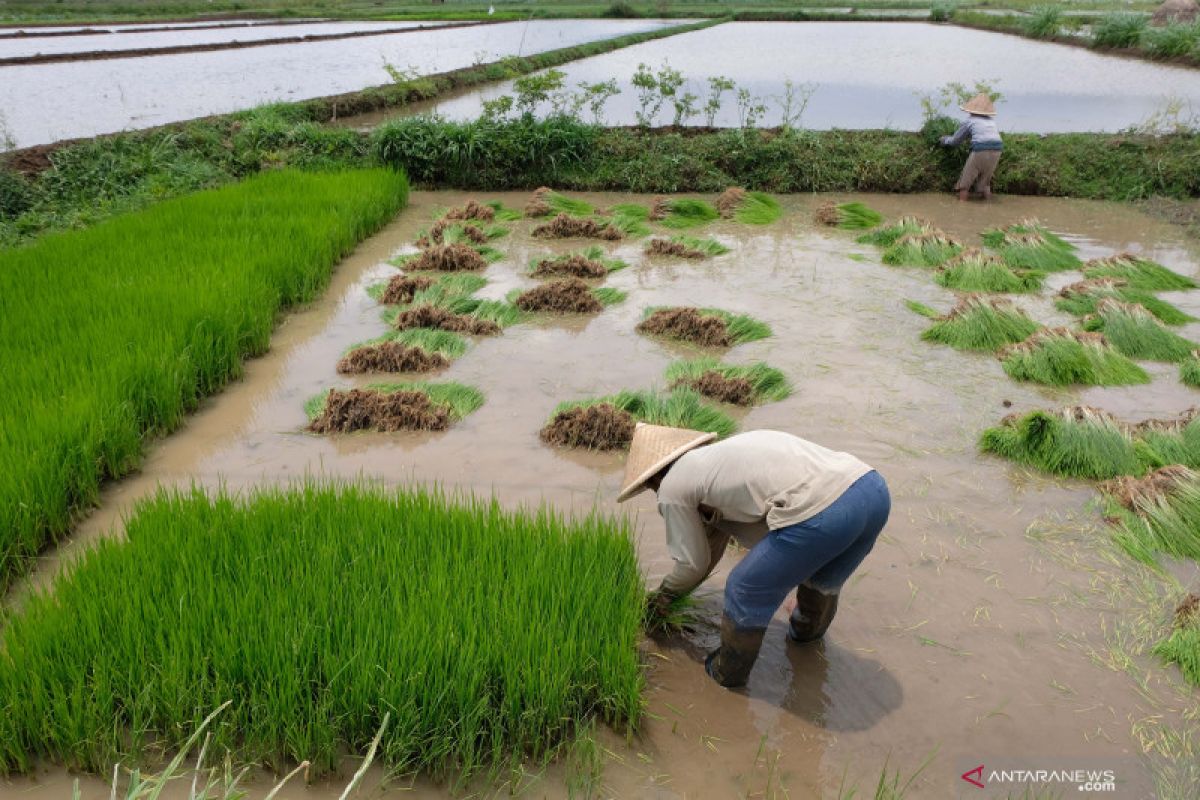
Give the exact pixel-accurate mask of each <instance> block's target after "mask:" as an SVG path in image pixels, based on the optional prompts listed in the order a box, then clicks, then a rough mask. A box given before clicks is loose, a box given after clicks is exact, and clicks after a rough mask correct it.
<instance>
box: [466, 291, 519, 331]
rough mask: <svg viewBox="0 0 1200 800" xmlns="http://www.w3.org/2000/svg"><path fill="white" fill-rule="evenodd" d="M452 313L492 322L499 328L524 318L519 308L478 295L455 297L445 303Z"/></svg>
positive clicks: (514, 323)
mask: <svg viewBox="0 0 1200 800" xmlns="http://www.w3.org/2000/svg"><path fill="white" fill-rule="evenodd" d="M446 309H447V310H448V311H450V312H451V313H454V314H463V315H465V316H468V317H472V318H474V319H477V320H481V321H483V322H491V323H494V324H496V325H498V326H500V327H501V328H507V327H508V326H510V325H516V324H517V323H518V322H521V321H523V320H524V319H525V315H524V314H523V313H521V309H519V308H517V307H515V306H513V305H512V304H511V303H506V302H504V301H501V300H484V299H481V298H478V297H457V298H455V299H453V300H451V301H450V302H449V303H447V304H446Z"/></svg>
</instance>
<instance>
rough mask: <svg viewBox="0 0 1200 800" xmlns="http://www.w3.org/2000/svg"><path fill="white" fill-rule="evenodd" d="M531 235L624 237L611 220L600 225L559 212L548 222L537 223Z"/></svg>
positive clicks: (586, 237) (565, 237)
mask: <svg viewBox="0 0 1200 800" xmlns="http://www.w3.org/2000/svg"><path fill="white" fill-rule="evenodd" d="M533 235H534V236H536V237H537V238H539V239H576V238H578V239H603V240H605V241H609V242H616V241H620V240H621V239H624V238H625V233H624V232H623V231H622V230H621V229H620V228H618V227H616V226H615V225H613V223H612V222H606V223H604V224H603V225H601V224H599V223H598V222H596V220H594V219H583V218H580V217H573V216H571V215H569V214H559V215H558V216H557V217H555V218H554V219H552V220H550V221H549V222H545V223H542V224H541V225H538V226H537V227H536V228H534V229H533Z"/></svg>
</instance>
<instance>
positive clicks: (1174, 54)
mask: <svg viewBox="0 0 1200 800" xmlns="http://www.w3.org/2000/svg"><path fill="white" fill-rule="evenodd" d="M1197 44H1200V23H1195V22H1193V23H1189V24H1186V25H1183V24H1178V23H1171V24H1170V25H1167V26H1165V27H1162V28H1146V30H1145V31H1143V32H1142V38H1141V45H1142V49H1143V50H1145V51H1146V52H1147V53H1149V54H1150V56H1151V57H1152V58H1164V59H1165V58H1180V57H1183V56H1189V55H1196V54H1197V53H1196V46H1197Z"/></svg>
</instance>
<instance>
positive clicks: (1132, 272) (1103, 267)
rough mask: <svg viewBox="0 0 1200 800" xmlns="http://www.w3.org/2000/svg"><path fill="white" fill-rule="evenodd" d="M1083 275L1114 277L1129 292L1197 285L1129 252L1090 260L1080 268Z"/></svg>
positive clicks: (1189, 287)
mask: <svg viewBox="0 0 1200 800" xmlns="http://www.w3.org/2000/svg"><path fill="white" fill-rule="evenodd" d="M1083 274H1084V275H1086V276H1087V277H1089V278H1117V279H1119V280H1122V281H1125V284H1126V285H1127V286H1129V287H1130V288H1131V289H1145V290H1147V291H1151V292H1161V291H1171V290H1174V289H1195V288H1196V286H1197V284H1196V281H1195V280H1193V279H1192V278H1189V277H1187V276H1185V275H1180V274H1179V273H1178V272H1173V271H1171V270H1169V269H1167V268H1166V267H1164V266H1163V265H1162V264H1158V263H1156V262H1154V261H1151V260H1149V259H1146V258H1141V257H1139V256H1135V255H1133V254H1132V253H1121V254H1119V255H1115V256H1110V257H1108V258H1097V259H1093V260H1091V261H1089V262H1087V263H1086V264H1084V265H1083Z"/></svg>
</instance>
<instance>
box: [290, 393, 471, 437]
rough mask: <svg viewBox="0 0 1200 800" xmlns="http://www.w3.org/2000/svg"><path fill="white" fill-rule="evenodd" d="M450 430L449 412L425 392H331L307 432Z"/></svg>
mask: <svg viewBox="0 0 1200 800" xmlns="http://www.w3.org/2000/svg"><path fill="white" fill-rule="evenodd" d="M449 427H450V410H449V409H447V408H446V407H444V406H435V405H433V404H432V403H431V402H429V395H427V394H425V393H424V392H415V391H413V392H410V391H399V392H381V391H379V390H377V389H347V390H342V389H331V390H330V392H329V396H328V397H326V398H325V407H324V409H322V411H321V414H320V416H318V417H317V418H316V419H314V420H313V421H312V422H311V423H309V426H308V429H309V430H310V431H312V432H313V433H353V432H354V431H365V430H376V431H387V432H391V431H444V430H446V429H447V428H449Z"/></svg>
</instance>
